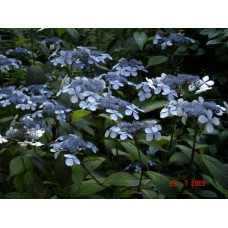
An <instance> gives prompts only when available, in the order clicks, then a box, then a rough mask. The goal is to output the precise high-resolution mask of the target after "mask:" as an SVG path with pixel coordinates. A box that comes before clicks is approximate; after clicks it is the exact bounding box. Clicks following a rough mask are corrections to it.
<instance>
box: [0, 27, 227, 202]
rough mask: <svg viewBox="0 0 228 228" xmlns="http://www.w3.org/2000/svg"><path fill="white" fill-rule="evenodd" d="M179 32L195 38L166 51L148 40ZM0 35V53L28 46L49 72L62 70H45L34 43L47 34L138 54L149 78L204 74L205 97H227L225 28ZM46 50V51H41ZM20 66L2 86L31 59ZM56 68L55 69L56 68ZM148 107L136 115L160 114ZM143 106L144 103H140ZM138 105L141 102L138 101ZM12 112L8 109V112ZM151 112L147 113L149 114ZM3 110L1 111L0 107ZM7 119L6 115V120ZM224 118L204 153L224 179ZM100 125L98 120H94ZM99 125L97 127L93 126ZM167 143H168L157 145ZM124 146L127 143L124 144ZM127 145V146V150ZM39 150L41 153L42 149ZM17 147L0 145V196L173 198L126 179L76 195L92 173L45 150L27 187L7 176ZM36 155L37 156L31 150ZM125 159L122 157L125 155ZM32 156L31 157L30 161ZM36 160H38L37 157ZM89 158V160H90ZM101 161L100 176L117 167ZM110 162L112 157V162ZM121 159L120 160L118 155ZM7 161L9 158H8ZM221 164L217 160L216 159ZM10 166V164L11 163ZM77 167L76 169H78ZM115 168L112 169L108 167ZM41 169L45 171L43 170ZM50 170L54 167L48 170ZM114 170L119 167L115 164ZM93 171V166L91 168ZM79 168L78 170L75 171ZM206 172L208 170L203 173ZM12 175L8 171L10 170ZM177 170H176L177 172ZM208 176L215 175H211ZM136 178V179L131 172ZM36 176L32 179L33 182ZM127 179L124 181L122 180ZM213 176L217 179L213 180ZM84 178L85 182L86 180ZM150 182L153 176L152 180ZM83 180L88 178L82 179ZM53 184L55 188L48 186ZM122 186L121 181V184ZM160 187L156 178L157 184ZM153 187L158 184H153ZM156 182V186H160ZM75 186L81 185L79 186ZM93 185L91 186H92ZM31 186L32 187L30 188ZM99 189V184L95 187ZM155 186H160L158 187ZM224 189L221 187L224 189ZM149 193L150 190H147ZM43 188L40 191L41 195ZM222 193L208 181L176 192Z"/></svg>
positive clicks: (21, 75) (44, 56)
mask: <svg viewBox="0 0 228 228" xmlns="http://www.w3.org/2000/svg"><path fill="white" fill-rule="evenodd" d="M178 32H181V33H184V34H185V35H186V36H187V37H191V38H193V39H194V40H196V41H197V42H196V44H194V45H191V46H188V45H181V46H178V45H177V46H176V45H173V46H171V47H170V48H169V49H168V48H167V50H165V51H164V50H161V49H160V48H158V47H156V46H155V45H153V39H154V36H155V34H156V33H159V34H170V33H178ZM136 33H138V34H145V37H146V38H145V41H144V43H143V44H140V42H139V41H138V40H137V38H135V35H134V34H136ZM0 35H1V40H0V47H1V53H5V51H7V50H8V49H12V48H16V47H18V46H23V47H25V48H27V49H28V50H31V51H33V52H35V53H36V54H37V58H36V60H35V61H36V64H37V65H39V66H40V67H41V68H43V69H44V70H45V71H46V75H47V76H48V73H49V72H53V71H54V72H55V74H56V75H58V74H59V73H63V72H64V70H63V72H62V70H61V69H57V71H55V70H56V69H54V68H52V69H48V67H50V65H48V63H47V62H48V56H49V55H50V54H51V53H48V50H45V49H44V48H42V47H40V45H39V42H38V41H40V40H43V39H45V38H51V37H53V36H57V37H59V38H61V39H62V40H63V45H64V48H65V49H73V48H74V47H75V46H86V47H90V48H92V49H97V50H99V51H102V52H105V53H109V54H110V55H111V56H112V57H113V62H117V61H118V60H119V59H120V58H122V57H124V58H127V59H137V60H140V61H141V62H142V64H143V65H144V66H147V70H148V71H149V75H151V76H152V77H154V76H158V75H160V74H161V73H163V72H165V73H169V74H175V75H176V74H178V73H188V74H193V75H195V74H196V75H200V76H204V75H209V76H210V78H212V79H213V80H214V81H215V87H214V89H213V93H211V94H210V93H208V94H206V98H207V99H209V100H210V99H215V100H216V101H218V103H220V104H222V101H223V100H228V99H227V96H228V94H227V91H226V85H227V68H226V66H227V58H228V56H227V44H228V43H227V42H228V39H227V37H228V31H227V29H143V28H141V29H47V30H43V31H40V32H37V29H2V30H1V31H0ZM45 52H46V53H45ZM22 61H23V65H24V68H22V69H20V70H17V71H15V72H13V73H11V72H3V77H1V82H0V83H1V86H7V85H16V86H17V87H19V86H21V85H26V81H25V77H26V67H28V66H30V65H31V64H33V62H32V59H24V60H22ZM112 65H113V64H112V62H111V61H110V62H108V63H107V65H106V66H105V67H106V69H107V68H108V69H110V68H111V67H112ZM106 69H105V68H104V67H103V68H98V69H96V72H97V73H103V72H105V71H106ZM58 70H59V71H58ZM146 76H147V75H144V74H142V75H140V77H141V78H140V79H141V80H144V81H145V77H146ZM151 104H152V106H151V107H152V108H150V109H149V111H150V112H149V114H145V115H144V114H143V115H142V116H141V117H142V118H143V119H146V118H148V117H149V116H150V115H153V117H156V118H159V112H158V111H157V110H156V109H155V108H154V107H153V103H152V102H151ZM145 105H148V103H147V104H146V103H145V104H144V107H145ZM142 106H143V105H142ZM12 112H13V111H12ZM151 112H152V113H153V114H152V113H151ZM3 113H4V112H3ZM7 114H8V113H7V112H6V113H5V114H3V115H4V116H3V118H2V124H3V125H2V130H3V131H4V129H5V128H7V125H8V124H9V122H8V123H7V124H5V123H6V119H4V118H6V117H7ZM9 120H11V119H9ZM223 121H224V129H223V131H222V133H221V134H218V135H211V136H208V139H206V141H207V143H208V148H207V150H206V151H205V153H209V154H210V155H212V156H214V157H216V159H218V160H219V161H220V162H222V164H224V166H222V170H223V171H224V170H225V171H224V172H222V173H221V172H220V169H221V168H218V170H217V169H216V168H217V167H215V169H216V170H215V171H214V172H218V173H219V174H218V175H222V176H219V177H217V178H218V179H223V178H224V175H226V173H227V168H226V167H227V166H226V163H227V149H226V148H227V147H226V139H227V130H226V126H227V121H226V119H224V120H223ZM99 124H101V123H99ZM98 128H99V127H98ZM162 146H164V147H166V146H167V145H165V144H164V145H162ZM125 149H126V148H125ZM130 150H131V149H130ZM43 152H44V153H43ZM17 153H18V152H17V148H16V147H15V149H14V146H13V145H9V148H4V145H3V147H2V152H1V163H2V164H3V165H2V170H1V175H2V186H1V193H2V197H3V198H78V197H79V198H80V197H82V198H87V197H89V198H141V197H143V198H147V197H148V196H149V197H150V198H154V197H155V198H157V197H161V198H163V197H166V198H172V197H173V195H172V194H171V195H170V193H169V192H168V193H167V192H165V194H164V191H162V194H161V195H160V196H157V195H155V194H154V193H153V192H154V191H152V190H151V185H149V186H146V188H144V194H142V195H137V194H136V192H135V189H134V188H132V187H135V185H134V184H133V186H131V185H132V184H130V186H125V184H123V183H122V184H120V185H119V184H117V185H116V186H115V183H114V184H113V185H114V190H113V189H112V190H109V189H106V190H105V191H101V194H95V193H96V191H95V192H92V193H91V192H89V193H88V192H87V193H86V194H85V195H83V194H82V195H78V193H77V192H73V190H74V189H78V187H79V186H78V185H80V184H81V181H83V180H84V181H85V182H86V181H89V180H91V176H89V175H88V173H87V174H86V172H85V171H82V170H81V168H78V167H77V168H76V167H75V168H73V169H70V168H68V167H66V166H65V165H64V161H63V159H62V160H61V159H60V158H59V159H58V160H56V161H55V160H54V159H53V156H52V154H50V153H48V150H44V151H40V153H38V154H39V157H36V159H34V158H33V166H34V168H33V169H32V172H30V173H29V175H27V176H26V177H27V180H30V179H31V180H33V182H31V183H30V182H29V181H28V183H29V184H34V185H35V188H34V186H30V185H29V184H28V183H25V182H26V181H25V179H24V178H25V177H24V175H21V173H17V174H16V176H17V177H16V178H15V177H14V178H9V175H10V170H9V164H10V162H11V161H12V159H14V158H15V157H17ZM34 156H36V155H34ZM161 156H162V154H159V155H158V157H157V158H154V159H155V160H156V159H159V160H160V158H161ZM124 159H125V158H124ZM35 160H36V161H35ZM37 160H38V161H37ZM159 160H158V161H159ZM169 160H170V156H168V158H166V161H169ZM93 162H94V161H93ZM109 162H110V161H108V163H107V164H105V165H104V166H103V167H101V168H100V170H98V171H97V172H95V174H97V173H98V174H97V175H98V177H99V176H100V174H99V173H102V172H104V170H105V171H106V172H107V173H106V174H107V175H109V174H112V173H115V172H116V170H115V169H116V167H115V166H117V165H118V163H119V162H120V161H118V160H116V161H114V165H113V164H112V165H111V164H109ZM112 162H113V161H112ZM123 163H125V160H123ZM11 164H12V163H11ZM219 164H220V163H219ZM13 169H14V168H13ZM78 169H79V170H78ZM113 169H114V170H113ZM44 170H45V171H44ZM53 170H55V171H54V172H53ZM117 170H118V169H117ZM92 171H94V170H92ZM153 171H156V173H159V169H158V170H156V168H155V170H153ZM178 172H180V170H178V169H176V167H175V166H174V167H173V166H172V165H171V166H170V167H169V168H168V170H166V173H163V174H164V175H165V176H166V175H167V176H169V177H170V176H171V177H173V178H174V177H175V178H176V177H177V176H178ZM79 173H81V174H80V175H78V174H79ZM206 173H208V171H207V172H206ZM11 174H12V173H11ZM180 175H181V173H180ZM199 175H201V174H199V173H196V174H195V177H194V178H201V177H202V176H199ZM165 176H162V177H161V176H158V178H159V179H160V178H166V177H165ZM212 177H213V178H215V177H214V176H213V175H212ZM135 178H136V179H137V178H138V179H139V177H138V176H137V175H136V176H135ZM34 180H36V181H34ZM124 181H126V180H124ZM215 181H216V179H215ZM85 182H84V183H85ZM152 182H153V180H152ZM86 183H87V182H86ZM161 184H163V185H164V186H163V187H164V188H167V185H168V184H169V182H168V179H164V180H163V181H162V183H161ZM51 185H54V186H55V187H50V186H51ZM122 185H123V186H122ZM158 185H159V186H160V183H159V184H158ZM156 187H157V186H156ZM163 187H160V188H163ZM79 188H80V187H79ZM88 188H89V189H93V188H94V183H92V187H91V186H89V187H88ZM96 188H97V187H96V186H95V189H96ZM34 189H37V190H36V191H35V192H34ZM99 191H100V189H99V187H98V192H99ZM159 191H161V190H160V189H159ZM224 191H225V192H224ZM148 192H149V194H148ZM41 193H42V194H41ZM226 196H227V189H222V188H220V187H218V186H217V185H216V187H215V186H213V184H211V185H210V186H208V189H207V192H203V193H202V192H201V193H199V192H197V191H196V192H195V190H193V192H192V190H191V191H190V193H188V194H185V196H183V195H181V196H179V197H181V198H182V197H184V198H186V197H187V198H194V197H198V198H214V197H215V198H224V197H226ZM174 197H177V195H175V196H174Z"/></svg>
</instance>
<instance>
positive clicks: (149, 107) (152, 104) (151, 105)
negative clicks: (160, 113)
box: [140, 100, 169, 113]
mask: <svg viewBox="0 0 228 228" xmlns="http://www.w3.org/2000/svg"><path fill="white" fill-rule="evenodd" d="M168 103H169V102H168V101H167V100H161V101H150V100H148V101H147V102H144V103H143V104H142V106H141V107H140V108H141V109H143V110H144V111H145V113H147V112H151V111H154V110H156V109H159V108H163V107H164V106H165V105H167V104H168Z"/></svg>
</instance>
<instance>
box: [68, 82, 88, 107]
mask: <svg viewBox="0 0 228 228" xmlns="http://www.w3.org/2000/svg"><path fill="white" fill-rule="evenodd" d="M67 92H68V93H69V94H70V95H73V96H72V97H71V102H72V103H73V104H75V103H77V102H78V98H79V99H81V100H83V99H84V98H85V97H84V96H83V94H82V93H80V92H81V87H80V86H76V88H75V89H73V88H70V89H68V91H67Z"/></svg>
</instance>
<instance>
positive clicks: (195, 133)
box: [187, 119, 197, 180]
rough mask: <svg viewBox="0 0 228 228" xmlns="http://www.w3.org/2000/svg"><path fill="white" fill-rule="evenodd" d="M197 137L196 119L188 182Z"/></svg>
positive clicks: (188, 175)
mask: <svg viewBox="0 0 228 228" xmlns="http://www.w3.org/2000/svg"><path fill="white" fill-rule="evenodd" d="M196 137H197V121H196V119H194V136H193V145H192V154H191V159H190V164H189V168H188V173H187V180H188V179H189V177H190V173H191V169H192V165H193V161H194V154H195V146H196Z"/></svg>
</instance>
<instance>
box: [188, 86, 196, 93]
mask: <svg viewBox="0 0 228 228" xmlns="http://www.w3.org/2000/svg"><path fill="white" fill-rule="evenodd" d="M188 90H189V91H190V92H192V91H194V90H196V86H195V85H194V84H191V85H189V86H188Z"/></svg>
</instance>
